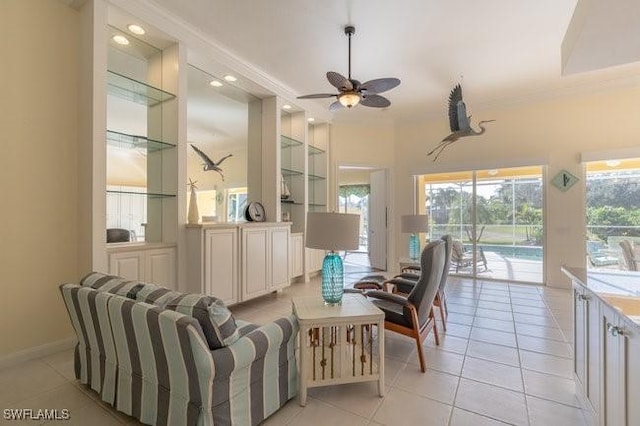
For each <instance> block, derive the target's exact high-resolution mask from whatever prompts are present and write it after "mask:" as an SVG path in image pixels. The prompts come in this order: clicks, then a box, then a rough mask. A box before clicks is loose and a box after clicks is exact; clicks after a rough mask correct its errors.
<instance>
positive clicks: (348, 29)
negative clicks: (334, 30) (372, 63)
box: [344, 25, 356, 80]
mask: <svg viewBox="0 0 640 426" xmlns="http://www.w3.org/2000/svg"><path fill="white" fill-rule="evenodd" d="M344 33H345V34H346V35H347V36H348V37H349V80H351V36H352V35H354V34H355V33H356V27H354V26H353V25H347V26H346V27H344Z"/></svg>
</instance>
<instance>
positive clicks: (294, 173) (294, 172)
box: [280, 169, 303, 176]
mask: <svg viewBox="0 0 640 426" xmlns="http://www.w3.org/2000/svg"><path fill="white" fill-rule="evenodd" d="M280 173H282V176H302V174H303V173H302V172H300V171H298V170H292V169H280Z"/></svg>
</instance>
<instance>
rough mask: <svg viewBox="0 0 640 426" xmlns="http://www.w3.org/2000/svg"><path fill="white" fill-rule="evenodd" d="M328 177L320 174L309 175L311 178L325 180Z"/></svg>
mask: <svg viewBox="0 0 640 426" xmlns="http://www.w3.org/2000/svg"><path fill="white" fill-rule="evenodd" d="M325 179H326V177H324V176H318V175H311V174H310V175H309V180H325Z"/></svg>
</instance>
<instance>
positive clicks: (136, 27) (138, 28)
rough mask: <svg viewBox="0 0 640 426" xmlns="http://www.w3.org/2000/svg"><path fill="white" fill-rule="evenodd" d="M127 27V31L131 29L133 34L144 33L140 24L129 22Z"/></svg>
mask: <svg viewBox="0 0 640 426" xmlns="http://www.w3.org/2000/svg"><path fill="white" fill-rule="evenodd" d="M127 28H129V31H131V32H132V33H134V34H138V35H143V34H144V33H146V31H145V30H144V28H142V27H141V26H140V25H136V24H131V25H129V26H128V27H127Z"/></svg>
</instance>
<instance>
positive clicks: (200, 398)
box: [60, 273, 298, 425]
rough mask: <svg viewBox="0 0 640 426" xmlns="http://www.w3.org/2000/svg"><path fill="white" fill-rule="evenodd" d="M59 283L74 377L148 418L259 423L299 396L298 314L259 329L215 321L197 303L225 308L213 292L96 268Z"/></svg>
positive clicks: (179, 422)
mask: <svg viewBox="0 0 640 426" xmlns="http://www.w3.org/2000/svg"><path fill="white" fill-rule="evenodd" d="M60 289H61V292H62V297H63V299H64V302H65V305H66V307H67V310H68V312H69V317H70V319H71V323H72V325H73V328H74V329H75V332H76V335H77V338H78V344H77V345H76V350H75V374H76V377H77V378H78V379H79V380H80V382H81V383H83V384H86V385H88V386H90V387H91V388H92V389H93V390H94V391H96V392H97V393H99V394H100V396H101V398H102V399H103V400H104V401H105V402H107V403H109V404H111V405H112V406H114V407H115V408H116V409H117V410H119V411H121V412H123V413H126V414H128V415H130V416H133V417H135V418H136V419H138V420H140V421H141V422H142V423H145V424H151V425H213V424H215V425H255V424H258V423H260V422H262V421H263V420H264V419H266V418H267V417H268V416H269V415H271V414H273V413H274V412H275V411H277V410H278V409H279V408H280V407H281V406H282V405H284V404H285V403H286V402H287V401H288V400H289V399H291V398H293V397H294V396H295V395H296V389H297V370H296V359H295V344H296V336H297V333H298V324H297V321H296V320H295V317H294V316H293V315H290V316H288V317H283V318H280V319H278V320H276V321H274V322H272V323H270V324H267V325H264V326H261V327H258V326H256V325H253V324H250V323H247V322H243V321H235V320H234V319H233V317H232V316H230V315H228V318H223V319H222V321H223V322H222V326H221V327H215V326H214V327H211V324H209V323H208V321H209V318H204V316H206V315H200V314H199V313H198V312H200V313H202V312H204V310H203V309H198V306H200V307H202V305H203V303H204V304H205V308H206V310H208V312H210V313H212V315H213V314H215V315H220V312H224V311H226V308H224V309H221V308H220V306H219V305H217V299H215V298H211V297H208V296H203V295H185V294H181V293H177V292H173V291H170V290H168V289H166V288H162V287H159V286H156V285H153V284H145V283H139V282H134V281H127V280H124V279H122V278H118V277H112V276H106V275H103V274H97V273H92V274H90V275H88V276H87V277H85V278H84V279H83V280H82V281H81V283H80V285H75V284H63V285H61V286H60ZM186 306H191V308H190V309H186V308H185V307H186ZM194 307H195V308H194ZM226 312H228V311H226ZM189 314H190V315H189ZM230 322H231V323H232V324H230ZM203 324H204V325H205V326H204V327H203ZM207 328H209V329H210V330H209V331H208V332H207V331H205V330H206V329H207ZM216 339H217V340H216ZM212 344H217V345H218V346H219V347H216V348H215V349H213V350H212V348H211V346H212Z"/></svg>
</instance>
